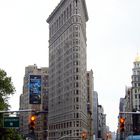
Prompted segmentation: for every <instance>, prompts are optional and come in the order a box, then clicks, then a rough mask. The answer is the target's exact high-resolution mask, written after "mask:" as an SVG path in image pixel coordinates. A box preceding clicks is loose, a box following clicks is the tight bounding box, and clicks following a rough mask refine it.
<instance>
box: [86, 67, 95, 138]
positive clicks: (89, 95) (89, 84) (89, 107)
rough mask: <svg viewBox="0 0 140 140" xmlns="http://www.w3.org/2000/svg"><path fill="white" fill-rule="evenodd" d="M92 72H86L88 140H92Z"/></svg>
mask: <svg viewBox="0 0 140 140" xmlns="http://www.w3.org/2000/svg"><path fill="white" fill-rule="evenodd" d="M93 90H94V89H93V71H92V70H90V71H87V114H88V139H89V140H93V115H94V114H93Z"/></svg>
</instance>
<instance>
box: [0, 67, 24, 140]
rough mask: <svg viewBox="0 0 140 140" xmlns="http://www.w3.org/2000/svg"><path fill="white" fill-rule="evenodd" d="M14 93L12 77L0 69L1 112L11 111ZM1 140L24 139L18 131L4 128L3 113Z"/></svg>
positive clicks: (0, 117)
mask: <svg viewBox="0 0 140 140" xmlns="http://www.w3.org/2000/svg"><path fill="white" fill-rule="evenodd" d="M14 92H15V87H14V86H13V83H12V80H11V77H8V76H7V73H6V72H5V71H4V70H2V69H0V111H3V110H8V109H9V107H10V105H9V104H8V98H9V96H10V95H12V94H14ZM0 139H2V140H3V139H4V140H22V137H21V136H20V135H19V134H18V133H17V130H16V129H10V128H8V129H5V128H3V114H2V113H0Z"/></svg>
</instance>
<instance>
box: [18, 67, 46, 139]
mask: <svg viewBox="0 0 140 140" xmlns="http://www.w3.org/2000/svg"><path fill="white" fill-rule="evenodd" d="M35 81H36V82H35ZM35 84H37V86H39V87H41V89H40V88H39V91H40V93H38V94H40V95H39V96H38V97H39V98H37V96H34V95H35V93H33V92H32V91H31V86H32V85H33V86H35ZM34 89H35V88H34ZM34 91H35V92H36V93H37V92H38V91H37V90H36V89H35V90H34ZM31 92H32V93H33V94H34V95H31ZM20 110H35V111H42V112H46V113H40V114H38V115H37V116H36V117H37V119H36V124H35V130H34V132H35V137H36V139H37V140H45V139H47V132H46V130H47V125H48V124H47V116H48V115H47V111H48V68H46V67H43V68H38V67H37V65H31V66H28V67H26V68H25V76H24V83H23V93H22V94H21V96H20ZM32 113H33V112H21V113H20V132H21V133H22V134H23V135H24V136H25V137H28V136H30V133H31V130H30V128H29V119H30V116H31V114H32Z"/></svg>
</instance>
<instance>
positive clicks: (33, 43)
mask: <svg viewBox="0 0 140 140" xmlns="http://www.w3.org/2000/svg"><path fill="white" fill-rule="evenodd" d="M59 1H60V0H12V1H11V0H1V1H0V68H1V69H4V70H5V71H6V72H7V75H8V76H10V77H12V82H13V84H14V86H15V88H16V92H15V94H14V95H13V96H12V97H11V98H10V100H9V103H10V105H11V107H12V108H11V110H18V109H19V96H20V94H21V93H22V88H23V77H24V74H25V67H26V66H28V65H33V64H36V65H37V66H38V67H48V39H49V38H48V33H49V30H48V24H47V23H46V19H47V18H48V16H49V15H50V14H51V12H52V11H53V9H54V8H55V7H56V6H57V4H58V3H59ZM86 4H87V10H88V16H89V20H88V22H87V70H91V69H92V70H93V73H94V75H93V76H94V90H95V91H97V92H98V98H99V99H98V100H99V104H100V105H102V106H103V108H104V113H105V114H106V123H107V125H108V126H109V127H110V130H111V131H116V129H117V117H118V112H119V100H120V98H121V97H124V96H125V87H126V86H131V75H132V68H133V62H134V60H135V57H136V55H137V53H139V54H140V41H139V40H140V0H86Z"/></svg>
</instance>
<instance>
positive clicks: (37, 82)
mask: <svg viewBox="0 0 140 140" xmlns="http://www.w3.org/2000/svg"><path fill="white" fill-rule="evenodd" d="M29 103H30V104H41V75H30V83H29Z"/></svg>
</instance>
